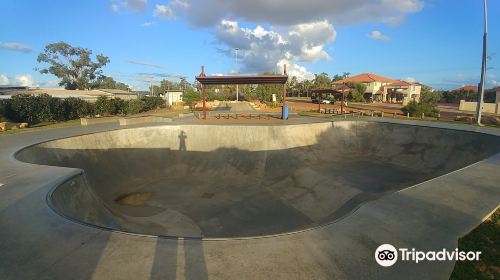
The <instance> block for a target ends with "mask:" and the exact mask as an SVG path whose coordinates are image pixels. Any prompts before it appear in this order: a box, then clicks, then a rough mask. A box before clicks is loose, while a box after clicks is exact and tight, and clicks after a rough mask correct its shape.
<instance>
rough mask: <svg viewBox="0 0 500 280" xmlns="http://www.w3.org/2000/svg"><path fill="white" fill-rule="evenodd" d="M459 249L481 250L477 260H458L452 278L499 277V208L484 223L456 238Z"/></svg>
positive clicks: (458, 279) (480, 279)
mask: <svg viewBox="0 0 500 280" xmlns="http://www.w3.org/2000/svg"><path fill="white" fill-rule="evenodd" d="M458 248H459V250H460V251H481V252H482V253H481V255H480V260H479V261H459V262H457V263H456V264H455V269H454V270H453V273H452V274H451V277H450V279H452V280H470V279H478V280H482V279H485V280H486V279H500V208H499V209H497V210H496V211H495V212H494V213H493V214H492V215H491V216H490V217H489V218H488V220H486V221H485V222H484V223H482V224H480V225H479V226H478V227H477V228H475V229H474V230H473V231H472V232H470V233H469V234H468V235H466V236H464V237H462V238H460V239H459V240H458Z"/></svg>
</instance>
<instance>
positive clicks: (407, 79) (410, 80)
mask: <svg viewBox="0 0 500 280" xmlns="http://www.w3.org/2000/svg"><path fill="white" fill-rule="evenodd" d="M405 80H406V81H407V82H408V83H416V82H417V79H415V78H413V77H408V78H406V79H405Z"/></svg>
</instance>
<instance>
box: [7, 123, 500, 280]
mask: <svg viewBox="0 0 500 280" xmlns="http://www.w3.org/2000/svg"><path fill="white" fill-rule="evenodd" d="M297 118H298V120H295V121H294V122H290V123H287V122H285V121H283V123H280V124H271V125H267V124H266V125H259V124H258V123H257V124H240V125H236V124H227V125H224V124H212V123H211V124H206V125H200V124H199V121H196V120H195V119H196V118H194V117H189V118H184V119H177V120H174V121H172V122H171V123H168V124H142V125H136V126H132V127H129V128H126V129H123V128H121V127H119V126H117V125H115V124H103V125H95V126H89V127H72V128H64V129H54V130H50V131H46V132H45V133H43V134H42V133H36V132H34V133H25V134H18V135H11V136H8V137H3V138H2V139H0V141H2V142H1V144H2V145H1V152H0V154H1V157H2V161H1V162H2V168H1V172H2V178H5V179H4V181H3V182H1V183H2V184H3V186H2V187H0V191H1V193H2V196H1V197H2V200H1V205H2V211H1V213H0V219H1V220H2V222H3V224H4V225H5V229H4V230H3V231H2V233H1V238H2V240H4V242H3V243H2V253H1V254H0V260H1V262H2V263H3V264H5V266H3V267H6V266H10V267H12V265H9V264H10V263H18V264H19V263H21V265H18V266H17V267H19V270H8V271H7V270H2V269H0V273H1V276H2V278H5V279H19V278H38V279H64V278H65V275H68V273H71V271H73V270H78V271H79V273H78V275H75V276H74V277H73V278H76V279H106V278H108V277H110V275H113V277H118V276H120V275H121V276H122V277H127V278H130V277H134V278H148V279H165V278H166V279H170V278H181V279H212V278H217V279H234V278H235V277H236V278H243V279H255V278H276V279H285V278H286V279H300V278H311V277H312V278H366V277H370V278H375V279H382V278H384V279H400V278H401V277H402V275H404V276H405V277H406V278H408V275H410V278H415V279H417V278H420V279H421V278H435V279H440V278H446V277H448V276H449V274H450V273H451V271H452V269H453V263H450V262H445V263H422V264H419V265H418V266H416V265H412V264H410V263H401V264H399V263H398V264H397V265H395V266H394V267H391V268H390V269H383V270H381V269H380V268H379V266H378V265H377V263H376V262H375V261H374V259H373V256H372V255H373V251H374V249H375V248H376V247H377V246H378V245H380V244H383V243H391V244H396V245H398V246H408V247H412V246H413V247H418V248H426V249H432V248H436V247H439V248H443V247H445V248H455V246H456V242H457V240H458V238H459V237H461V236H463V235H465V234H467V233H468V232H469V231H470V230H472V229H473V228H474V227H475V226H477V225H478V224H479V223H481V221H482V219H483V218H485V217H486V216H488V214H489V213H491V212H492V211H493V210H494V209H495V208H496V207H498V201H499V198H500V189H499V187H498V184H497V182H498V181H499V178H500V177H499V176H500V175H498V172H497V171H498V167H499V164H500V155H499V152H500V142H499V141H498V137H499V134H500V133H498V131H497V130H495V129H490V128H478V127H470V126H461V125H451V124H443V123H431V122H423V121H404V120H390V119H384V120H382V119H380V118H370V117H365V118H347V119H343V120H336V121H325V120H321V121H320V120H317V119H314V120H313V119H310V118H305V117H297ZM360 267H363V268H362V269H360ZM431 276H432V277H431Z"/></svg>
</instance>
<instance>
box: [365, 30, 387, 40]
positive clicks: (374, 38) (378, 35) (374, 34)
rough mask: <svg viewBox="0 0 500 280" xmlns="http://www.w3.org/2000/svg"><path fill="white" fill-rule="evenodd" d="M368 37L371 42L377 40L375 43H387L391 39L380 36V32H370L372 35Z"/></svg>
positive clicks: (383, 35)
mask: <svg viewBox="0 0 500 280" xmlns="http://www.w3.org/2000/svg"><path fill="white" fill-rule="evenodd" d="M368 37H370V38H371V39H373V40H377V41H389V40H390V39H391V38H389V36H387V35H385V34H382V32H380V31H378V30H374V31H372V33H371V34H370V36H368Z"/></svg>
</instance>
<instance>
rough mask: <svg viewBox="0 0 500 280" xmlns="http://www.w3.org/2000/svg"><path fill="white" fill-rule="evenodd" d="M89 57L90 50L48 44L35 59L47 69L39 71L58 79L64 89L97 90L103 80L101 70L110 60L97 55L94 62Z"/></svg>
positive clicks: (61, 44)
mask: <svg viewBox="0 0 500 280" xmlns="http://www.w3.org/2000/svg"><path fill="white" fill-rule="evenodd" d="M91 55H92V51H91V50H89V49H85V48H79V47H73V46H71V45H69V44H67V43H65V42H58V43H53V44H49V45H47V46H46V47H45V49H44V51H43V53H41V54H39V55H38V58H37V61H38V62H39V63H47V64H49V67H47V68H43V69H39V71H40V73H42V74H48V73H50V74H53V75H54V76H56V77H58V78H60V79H61V81H60V82H59V85H60V86H64V87H65V88H66V89H80V90H85V89H93V88H97V87H98V86H99V84H100V82H101V80H102V79H104V76H103V74H102V69H101V68H102V67H103V66H105V65H106V64H108V63H109V61H110V60H109V58H108V57H107V56H104V55H102V54H99V55H97V56H96V61H95V62H94V61H92V59H91Z"/></svg>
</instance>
